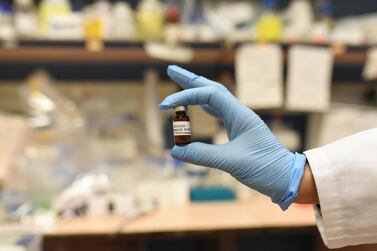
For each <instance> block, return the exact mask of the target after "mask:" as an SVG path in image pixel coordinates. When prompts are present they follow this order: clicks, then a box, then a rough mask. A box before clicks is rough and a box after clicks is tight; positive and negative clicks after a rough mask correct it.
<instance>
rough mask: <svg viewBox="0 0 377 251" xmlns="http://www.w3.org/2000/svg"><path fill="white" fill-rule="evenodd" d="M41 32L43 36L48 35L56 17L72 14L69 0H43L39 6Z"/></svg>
mask: <svg viewBox="0 0 377 251" xmlns="http://www.w3.org/2000/svg"><path fill="white" fill-rule="evenodd" d="M38 11H39V13H38V14H39V30H40V33H41V35H42V36H44V35H46V34H47V33H48V29H49V27H50V24H51V20H52V19H53V18H55V17H56V16H64V15H68V14H70V13H71V6H70V4H69V2H68V1H67V0H42V2H41V3H40V5H39V10H38Z"/></svg>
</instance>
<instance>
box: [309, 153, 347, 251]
mask: <svg viewBox="0 0 377 251" xmlns="http://www.w3.org/2000/svg"><path fill="white" fill-rule="evenodd" d="M304 154H305V155H306V158H307V160H308V162H309V165H310V168H311V171H312V173H313V177H314V181H315V184H316V187H317V192H318V197H319V202H320V207H318V206H315V207H314V211H315V216H316V220H317V226H318V230H319V232H320V234H321V237H322V240H323V242H324V243H325V245H326V246H327V247H328V248H339V247H343V246H346V243H345V241H344V239H343V238H339V237H340V236H344V229H343V228H342V224H341V222H344V220H343V215H342V210H341V209H342V205H341V203H337V202H339V196H338V194H339V193H338V188H337V185H336V181H335V180H334V174H333V170H332V168H331V165H330V160H329V159H328V158H327V155H326V153H325V151H324V149H322V148H316V149H312V150H309V151H306V152H304ZM330 191H331V192H330Z"/></svg>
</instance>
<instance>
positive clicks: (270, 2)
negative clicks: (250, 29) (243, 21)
mask: <svg viewBox="0 0 377 251" xmlns="http://www.w3.org/2000/svg"><path fill="white" fill-rule="evenodd" d="M277 4H278V2H277V0H262V6H263V9H264V10H263V13H262V15H261V17H260V18H259V20H258V22H257V31H256V38H257V41H259V42H278V41H281V39H282V35H283V22H282V19H281V17H280V16H279V14H278V13H277V10H276V9H277Z"/></svg>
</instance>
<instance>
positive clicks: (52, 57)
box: [0, 40, 369, 80]
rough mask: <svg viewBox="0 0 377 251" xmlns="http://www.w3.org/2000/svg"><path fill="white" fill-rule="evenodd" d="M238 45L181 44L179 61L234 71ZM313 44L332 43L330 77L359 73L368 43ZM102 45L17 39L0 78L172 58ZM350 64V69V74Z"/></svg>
mask: <svg viewBox="0 0 377 251" xmlns="http://www.w3.org/2000/svg"><path fill="white" fill-rule="evenodd" d="M239 45H240V44H236V45H226V44H224V43H222V42H215V43H186V44H185V46H188V47H190V48H192V49H193V51H194V58H193V60H192V61H190V62H189V63H185V64H181V65H184V66H185V67H187V68H189V69H191V70H195V71H196V72H197V73H198V74H205V75H206V76H208V77H211V76H215V75H216V74H217V73H219V72H221V71H224V70H228V71H234V60H235V51H236V48H237V47H238V46H239ZM306 45H308V44H306ZM281 46H282V48H283V50H284V52H285V53H284V58H285V60H286V58H287V53H286V52H287V50H288V49H289V48H290V47H291V46H292V44H281ZM316 46H329V47H331V48H333V50H334V54H335V67H334V71H335V73H334V74H335V77H337V76H341V77H343V79H342V80H349V79H351V80H353V79H352V78H354V79H358V78H360V76H361V70H362V67H363V65H364V63H365V60H366V57H367V51H368V49H369V46H340V47H339V46H338V45H316ZM103 48H104V49H103V50H98V51H89V50H87V49H86V45H85V42H84V41H48V40H35V41H20V42H19V47H16V48H10V49H6V48H1V49H0V76H1V77H0V78H2V79H22V78H25V77H26V76H27V75H28V74H29V73H30V72H31V71H32V70H34V69H35V68H46V69H47V70H48V71H50V72H51V73H52V74H53V75H54V76H55V77H57V78H62V79H112V78H115V79H140V78H141V77H142V74H143V72H144V70H146V69H149V68H154V69H156V70H158V71H160V72H161V76H164V75H165V74H164V73H165V69H166V66H167V65H169V64H174V63H177V62H174V61H164V60H161V59H157V58H153V57H151V56H149V55H148V54H147V53H146V52H145V50H144V43H142V42H137V41H105V42H104V46H103ZM339 48H340V49H339ZM339 69H340V70H341V73H340V74H339V73H337V71H338V72H339ZM350 69H352V70H353V71H354V72H352V73H350V72H349V70H350Z"/></svg>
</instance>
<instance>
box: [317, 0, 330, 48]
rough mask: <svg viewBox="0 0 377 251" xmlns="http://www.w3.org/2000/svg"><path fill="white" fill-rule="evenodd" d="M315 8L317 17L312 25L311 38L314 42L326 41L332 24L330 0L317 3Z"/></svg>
mask: <svg viewBox="0 0 377 251" xmlns="http://www.w3.org/2000/svg"><path fill="white" fill-rule="evenodd" d="M316 9H317V19H316V21H315V22H314V25H313V29H312V33H311V39H312V41H313V42H314V43H326V42H328V40H329V38H330V33H331V29H332V27H333V25H334V21H333V19H332V13H333V5H332V3H331V2H330V1H326V0H323V1H321V2H319V3H318V5H317V8H316Z"/></svg>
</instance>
